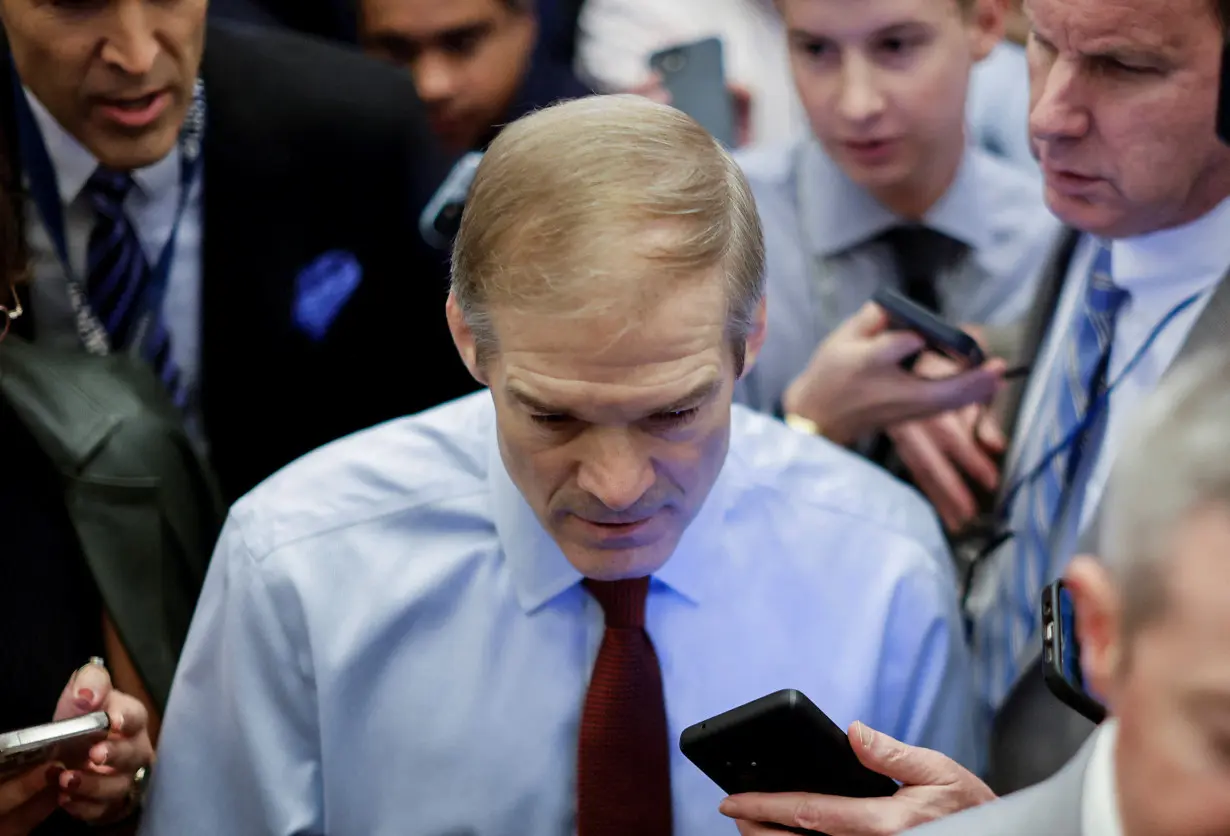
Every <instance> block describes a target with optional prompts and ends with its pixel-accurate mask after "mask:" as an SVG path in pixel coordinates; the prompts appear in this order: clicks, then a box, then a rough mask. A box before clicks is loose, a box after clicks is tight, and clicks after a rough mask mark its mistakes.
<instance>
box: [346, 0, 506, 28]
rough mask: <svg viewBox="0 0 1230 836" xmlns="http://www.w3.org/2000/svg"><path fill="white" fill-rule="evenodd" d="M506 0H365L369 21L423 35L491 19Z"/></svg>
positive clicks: (366, 17) (363, 4) (364, 9)
mask: <svg viewBox="0 0 1230 836" xmlns="http://www.w3.org/2000/svg"><path fill="white" fill-rule="evenodd" d="M503 7H504V2H503V0H363V3H362V8H363V17H364V19H365V21H366V22H367V23H368V24H369V25H375V26H398V27H400V28H402V29H404V30H405V31H407V32H414V33H416V34H420V35H422V36H428V35H431V34H434V33H438V32H442V31H448V30H453V29H464V28H468V27H471V26H475V25H478V24H481V23H484V22H486V21H489V20H490V19H491V18H492V17H493V16H494V15H495V14H496V13H497V12H499V11H500V10H501V9H502V8H503Z"/></svg>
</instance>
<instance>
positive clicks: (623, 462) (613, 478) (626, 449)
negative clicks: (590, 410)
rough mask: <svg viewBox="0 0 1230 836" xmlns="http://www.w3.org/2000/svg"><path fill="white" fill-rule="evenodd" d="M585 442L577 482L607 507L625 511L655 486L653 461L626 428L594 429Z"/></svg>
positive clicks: (582, 488)
mask: <svg viewBox="0 0 1230 836" xmlns="http://www.w3.org/2000/svg"><path fill="white" fill-rule="evenodd" d="M586 441H587V447H586V448H585V449H584V451H583V454H582V459H581V467H580V470H579V472H578V475H577V485H578V487H580V488H581V490H583V491H585V492H587V493H589V494H591V495H592V496H594V497H596V498H597V499H598V500H600V501H601V502H602V504H603V505H605V506H606V507H607V508H609V509H611V510H612V511H626V510H627V509H629V508H631V507H633V506H634V505H636V503H637V502H638V501H639V500H640V499H641V497H643V496H644V495H645V494H646V493H648V491H649V489H650V488H652V487H653V483H654V479H655V478H656V477H655V475H654V469H653V462H652V461H651V460H650V458H649V456H648V455H646V454H645V453H644V452H643V451H641V450H639V449H638V446H637V444H636V442H635V440H634V439H633V438H632V437H631V435H630V433H629V432H628V431H627V430H616V429H598V430H594V431H593V436H592V437H591V438H589V439H587V440H586Z"/></svg>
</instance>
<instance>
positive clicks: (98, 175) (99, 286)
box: [85, 167, 187, 409]
mask: <svg viewBox="0 0 1230 836" xmlns="http://www.w3.org/2000/svg"><path fill="white" fill-rule="evenodd" d="M132 187H133V181H132V175H130V174H128V173H127V172H123V171H110V170H108V169H105V168H101V167H100V168H98V170H96V171H95V172H94V174H93V176H91V177H90V179H89V182H88V183H86V187H85V192H86V194H87V195H88V196H89V199H90V203H91V205H93V207H94V214H95V222H94V229H93V231H92V232H91V233H90V242H89V247H88V249H87V251H86V296H87V298H88V299H89V303H90V308H91V309H92V310H93V311H94V315H95V316H96V317H97V318H98V321H99V322H101V323H102V325H103V327H104V328H106V329H107V334H108V336H109V337H110V339H111V349H112V351H116V352H118V351H124V350H127V349H128V348H129V347H130V345H131V343H132V340H133V339H134V338H135V337H136V333H135V331H136V328H137V325H138V323H139V322H140V319H141V317H142V316H143V315H144V314H145V310H144V304H143V303H144V300H143V298H142V297H143V296H144V295H145V292H146V289H147V287H148V285H149V280H150V267H149V262H148V261H147V260H146V258H145V251H144V250H143V249H142V247H141V240H140V239H139V238H138V237H137V231H136V229H135V228H134V227H133V225H132V223H131V222H130V221H129V220H128V215H127V214H126V213H125V212H124V200H125V199H126V198H127V197H128V193H129V192H130V191H132ZM149 328H150V335H149V339H148V341H147V342H146V344H145V346H143V354H144V356H145V358H146V359H147V360H149V362H150V364H151V365H152V366H153V368H154V372H155V374H157V375H158V377H159V379H160V380H161V381H162V383H163V385H164V386H165V387H166V388H167V391H168V392H170V394H171V397H172V398H173V399H174V400H175V402H176V404H177V405H178V406H179V407H180V408H181V409H182V408H183V407H184V405H185V402H186V396H187V392H186V390H185V387H183V386H182V385H181V380H180V374H179V369H178V368H177V367H176V364H175V363H174V361H173V359H172V357H171V337H170V333H169V332H168V331H167V328H166V323H165V322H164V321H163V317H162V316H161V312H156V315H155V316H154V317H153V318H152V319H151V321H150V324H149Z"/></svg>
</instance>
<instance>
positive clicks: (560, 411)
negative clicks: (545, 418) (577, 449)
mask: <svg viewBox="0 0 1230 836" xmlns="http://www.w3.org/2000/svg"><path fill="white" fill-rule="evenodd" d="M721 386H722V379H721V378H720V377H715V378H712V379H711V380H706V381H705V382H704V383H701V384H700V385H698V386H695V387H694V388H693V389H692V390H691V391H689V392H688V393H687V394H686V395H683V396H682V397H679V398H676V399H675V400H673V401H671V402H670V403H669V404H667V405H665V406H662V407H655V408H654V410H653V412H654V414H659V413H667V412H681V411H683V410H685V409H689V408H691V407H693V406H696V405H697V404H699V403H701V402H703V401H705V400H708V399H709V398H710V397H711V396H712V395H713V394H714V393H715V392H716V391H717V390H718V389H720V388H721ZM504 389H505V391H506V392H507V393H508V395H509V397H511V398H512V399H513V400H515V401H517V402H518V403H520V404H521V405H522V406H524V407H526V408H528V409H531V410H533V411H534V412H537V413H539V414H541V415H562V416H565V417H570V416H571V415H572V413H571V412H570V411H569V410H567V409H564V408H562V407H559V406H553V405H551V404H549V403H547V402H546V401H543V400H539V399H538V398H536V397H534V396H533V395H531V394H530V393H529V392H526V391H525V390H524V389H522V388H521V387H520V386H518V385H517V384H515V383H509V384H508V385H507V386H505V387H504Z"/></svg>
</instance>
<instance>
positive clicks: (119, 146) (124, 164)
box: [83, 126, 179, 171]
mask: <svg viewBox="0 0 1230 836" xmlns="http://www.w3.org/2000/svg"><path fill="white" fill-rule="evenodd" d="M178 140H179V128H178V126H176V127H170V126H167V127H161V128H158V129H156V130H150V131H147V132H144V133H141V134H136V135H133V136H125V135H123V134H118V133H117V132H114V131H106V132H101V131H100V132H98V133H96V134H95V135H94V136H91V137H89V138H88V141H87V142H84V143H83V144H84V145H85V146H86V148H88V149H89V151H90V153H91V154H93V155H94V158H95V159H97V160H98V163H99V165H101V166H104V167H106V168H109V169H112V170H114V171H135V170H137V169H141V168H145V167H147V166H151V165H153V164H154V163H157V162H159V161H161V160H163V159H165V158H166V156H167V155H168V154H170V153H171V151H172V150H173V149H174V148H175V143H176V142H177V141H178Z"/></svg>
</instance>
